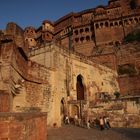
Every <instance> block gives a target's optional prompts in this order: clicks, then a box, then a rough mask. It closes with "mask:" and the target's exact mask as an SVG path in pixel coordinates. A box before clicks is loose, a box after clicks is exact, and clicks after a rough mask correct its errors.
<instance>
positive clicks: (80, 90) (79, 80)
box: [76, 74, 84, 100]
mask: <svg viewBox="0 0 140 140" xmlns="http://www.w3.org/2000/svg"><path fill="white" fill-rule="evenodd" d="M76 89H77V100H84V85H83V77H82V75H81V74H79V75H78V76H77V83H76Z"/></svg>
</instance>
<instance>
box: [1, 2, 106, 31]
mask: <svg viewBox="0 0 140 140" xmlns="http://www.w3.org/2000/svg"><path fill="white" fill-rule="evenodd" d="M107 3H108V0H0V29H5V27H6V24H7V23H8V22H16V23H17V24H18V25H19V26H20V27H22V28H23V29H24V28H25V27H27V26H34V27H35V28H38V27H39V26H40V25H41V23H42V21H44V20H45V19H48V20H50V21H56V20H57V19H59V18H60V17H62V16H64V15H66V14H68V13H70V12H80V11H82V10H86V9H89V8H94V7H96V6H98V5H107Z"/></svg>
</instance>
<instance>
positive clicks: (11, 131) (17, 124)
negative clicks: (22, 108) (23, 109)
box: [0, 113, 47, 140]
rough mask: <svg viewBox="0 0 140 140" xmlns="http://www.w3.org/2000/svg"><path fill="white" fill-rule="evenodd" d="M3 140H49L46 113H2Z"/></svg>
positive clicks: (1, 134) (0, 123)
mask: <svg viewBox="0 0 140 140" xmlns="http://www.w3.org/2000/svg"><path fill="white" fill-rule="evenodd" d="M0 139H1V140H47V114H46V113H0Z"/></svg>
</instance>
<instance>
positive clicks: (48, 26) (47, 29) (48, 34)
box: [42, 20, 54, 42]
mask: <svg viewBox="0 0 140 140" xmlns="http://www.w3.org/2000/svg"><path fill="white" fill-rule="evenodd" d="M53 33H54V26H53V23H52V22H50V21H48V20H45V21H44V22H43V23H42V40H44V41H47V42H51V41H52V40H53V36H54V35H53Z"/></svg>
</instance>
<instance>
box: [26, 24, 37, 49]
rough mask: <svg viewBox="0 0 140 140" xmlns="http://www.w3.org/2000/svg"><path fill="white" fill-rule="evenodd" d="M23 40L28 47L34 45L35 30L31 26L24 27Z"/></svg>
mask: <svg viewBox="0 0 140 140" xmlns="http://www.w3.org/2000/svg"><path fill="white" fill-rule="evenodd" d="M24 38H25V42H26V43H27V44H28V46H29V48H32V47H35V46H36V40H35V38H36V32H35V28H33V27H26V28H25V30H24Z"/></svg>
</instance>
